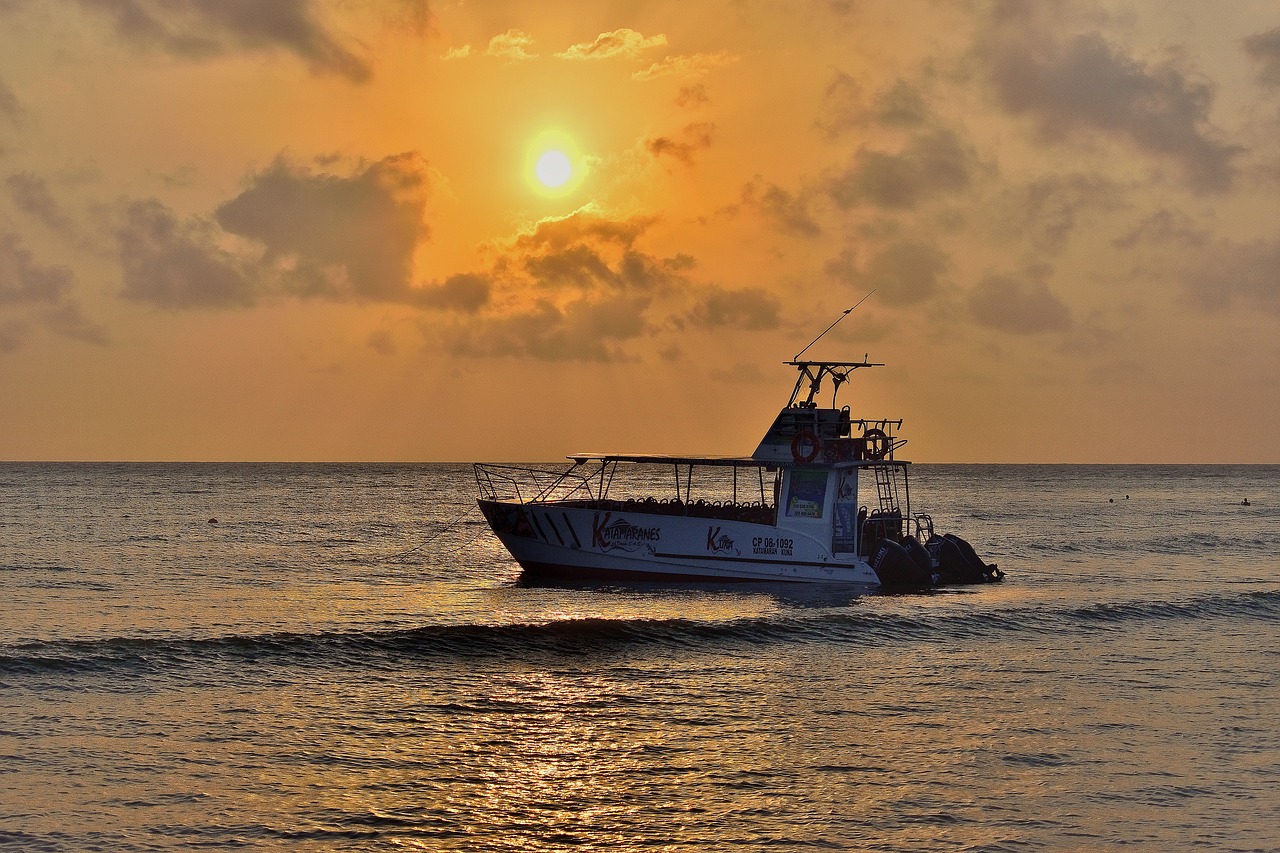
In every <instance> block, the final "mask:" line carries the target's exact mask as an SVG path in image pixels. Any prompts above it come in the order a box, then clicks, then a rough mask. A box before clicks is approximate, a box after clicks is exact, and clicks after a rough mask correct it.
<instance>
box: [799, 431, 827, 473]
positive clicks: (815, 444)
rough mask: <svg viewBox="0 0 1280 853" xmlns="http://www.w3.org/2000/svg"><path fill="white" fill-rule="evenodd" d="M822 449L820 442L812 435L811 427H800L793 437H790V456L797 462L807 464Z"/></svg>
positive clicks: (815, 457)
mask: <svg viewBox="0 0 1280 853" xmlns="http://www.w3.org/2000/svg"><path fill="white" fill-rule="evenodd" d="M821 450H822V442H821V441H819V440H818V437H817V436H816V435H814V433H813V430H811V429H802V430H799V431H797V432H796V434H795V437H794V438H792V439H791V458H792V459H794V460H796V461H797V462H800V463H803V464H807V463H809V462H812V461H813V460H815V459H817V458H818V453H819V452H821Z"/></svg>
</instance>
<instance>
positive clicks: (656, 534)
mask: <svg viewBox="0 0 1280 853" xmlns="http://www.w3.org/2000/svg"><path fill="white" fill-rule="evenodd" d="M846 313H848V312H846ZM787 364H789V365H791V366H792V367H794V368H796V369H797V370H798V371H799V378H798V379H797V380H796V385H795V389H794V390H793V391H792V392H791V398H790V400H788V402H787V405H786V406H785V407H783V409H782V410H781V411H780V412H779V413H778V416H777V418H775V419H774V422H773V424H772V426H770V427H769V430H768V432H766V433H765V436H764V438H763V440H761V442H760V445H759V446H758V447H757V448H756V449H755V452H754V453H752V454H751V455H750V456H746V457H717V456H699V457H693V456H657V455H647V454H643V455H642V454H592V453H583V454H575V455H573V456H570V457H568V458H569V459H571V460H572V465H571V466H570V467H569V468H568V469H567V470H560V471H550V470H546V469H540V468H534V467H517V466H508V465H491V464H477V465H476V466H475V474H476V482H477V485H478V486H479V490H480V497H479V500H478V503H479V505H480V509H481V511H482V512H483V513H484V516H485V519H486V520H487V521H488V522H489V526H490V527H492V528H493V532H494V533H495V534H496V535H497V537H498V539H499V540H501V542H502V544H503V545H504V546H506V548H507V550H508V551H510V552H511V556H512V557H514V558H515V560H516V562H518V563H519V564H520V566H521V567H522V568H523V570H524V572H525V574H526V575H528V576H530V577H533V578H541V577H549V578H561V579H575V580H639V581H664V582H665V581H674V580H681V581H684V580H696V581H713V582H715V581H763V582H778V581H789V582H809V583H813V582H821V583H848V584H860V585H866V586H882V587H889V588H924V587H930V586H936V585H939V584H946V583H986V582H991V581H997V580H1000V579H1001V578H1002V577H1003V573H1001V572H1000V570H999V569H998V568H996V567H995V566H994V565H990V566H989V565H987V564H985V563H984V562H982V560H981V559H979V558H978V557H977V555H976V554H975V553H974V552H973V549H972V548H971V547H969V545H968V543H966V542H964V540H962V539H959V537H956V536H953V535H950V534H947V535H944V536H939V535H936V534H935V533H934V530H933V521H932V519H931V517H930V516H929V515H925V514H916V513H913V512H912V508H911V495H910V482H909V476H908V467H909V465H910V463H909V462H906V461H904V460H901V459H898V458H896V453H897V451H899V450H900V449H901V448H902V446H903V445H904V444H906V442H905V440H903V439H900V438H898V437H897V430H899V429H900V428H901V426H902V421H901V420H887V419H876V420H868V419H865V418H856V419H855V418H854V417H852V415H851V414H850V411H849V407H848V406H845V407H842V408H837V402H836V396H837V394H838V392H839V390H840V386H841V385H843V384H844V383H845V382H846V381H848V380H849V378H850V376H851V375H852V374H853V373H854V372H855V371H857V370H860V369H864V368H870V367H882V366H883V365H881V364H873V363H870V362H868V361H867V360H866V359H865V358H864V359H863V360H862V361H860V362H843V361H841V362H837V361H799V360H793V361H789V362H787ZM824 386H830V388H829V392H830V393H829V401H828V402H827V404H826V405H825V406H824V405H820V404H819V398H820V397H822V396H824Z"/></svg>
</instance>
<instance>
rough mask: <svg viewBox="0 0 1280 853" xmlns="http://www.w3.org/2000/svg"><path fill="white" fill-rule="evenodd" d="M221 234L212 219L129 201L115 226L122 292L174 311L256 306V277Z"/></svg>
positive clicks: (153, 203) (152, 201) (156, 204)
mask: <svg viewBox="0 0 1280 853" xmlns="http://www.w3.org/2000/svg"><path fill="white" fill-rule="evenodd" d="M218 236H219V235H218V232H217V229H216V228H215V227H214V225H213V223H211V222H208V221H206V220H203V219H190V220H188V221H186V222H183V221H181V220H180V219H178V217H177V216H176V215H175V214H174V212H173V211H172V210H170V209H169V208H168V207H166V206H165V205H164V204H163V203H161V202H160V201H158V200H157V199H144V200H139V201H134V202H130V203H129V204H128V206H127V207H126V208H125V210H124V213H123V221H122V223H121V224H120V225H119V227H118V228H117V229H116V240H117V243H118V246H119V254H120V266H121V269H122V271H123V275H124V291H123V295H124V296H125V297H126V298H128V299H133V300H136V301H139V302H150V303H152V304H154V305H159V306H161V307H163V308H170V309H181V308H235V307H244V306H247V305H252V304H253V303H254V301H255V300H256V298H257V296H258V293H257V290H258V288H257V284H256V281H255V278H254V277H253V275H252V274H251V271H250V269H249V268H247V267H246V265H245V264H244V263H243V262H242V261H241V260H240V259H238V258H236V257H235V256H234V255H232V254H231V253H229V252H227V251H225V250H224V249H222V248H221V247H219V245H218V243H217V240H218Z"/></svg>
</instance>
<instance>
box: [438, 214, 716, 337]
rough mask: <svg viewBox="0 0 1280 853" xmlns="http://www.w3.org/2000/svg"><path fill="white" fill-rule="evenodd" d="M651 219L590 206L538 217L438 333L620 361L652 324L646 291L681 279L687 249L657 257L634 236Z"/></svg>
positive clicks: (669, 289)
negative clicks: (482, 297) (468, 308)
mask: <svg viewBox="0 0 1280 853" xmlns="http://www.w3.org/2000/svg"><path fill="white" fill-rule="evenodd" d="M653 223H654V220H653V219H652V218H648V217H631V218H625V219H611V218H609V217H607V216H603V215H601V214H600V213H598V212H597V211H594V210H591V209H584V210H579V211H577V212H575V213H573V214H570V215H568V216H565V217H560V218H556V219H546V220H543V221H541V222H539V223H538V224H537V225H536V226H535V227H534V228H533V229H532V230H530V231H528V232H526V233H522V234H520V235H518V236H517V237H516V238H515V239H514V240H512V241H511V242H510V243H509V244H507V245H505V246H501V247H495V248H496V250H497V251H498V256H497V258H496V259H495V261H494V262H493V265H492V268H491V270H490V271H489V272H488V273H487V274H486V275H485V276H476V277H475V279H477V280H483V281H485V282H486V283H487V284H488V285H489V286H490V288H491V290H490V292H489V294H488V299H487V301H486V302H485V303H484V305H483V306H479V307H478V309H477V312H476V316H475V317H473V318H471V319H469V320H468V321H467V322H466V324H465V325H460V326H458V327H455V328H454V329H453V330H452V331H447V332H446V333H445V337H446V345H447V348H448V349H449V350H450V351H451V352H453V353H455V354H459V355H467V356H485V357H508V356H510V357H530V358H536V359H542V360H547V361H623V360H627V359H628V356H627V353H626V351H625V349H624V345H625V344H626V343H627V342H628V341H631V340H633V339H635V338H637V337H639V336H640V335H642V334H645V333H646V332H648V331H649V330H650V329H651V324H650V321H649V318H648V314H649V312H650V310H651V309H652V308H653V304H654V300H655V299H656V298H657V297H659V296H660V295H663V294H671V293H674V292H677V291H676V289H677V286H678V285H682V284H687V282H686V281H685V277H684V276H685V273H686V272H687V271H688V270H689V269H691V268H692V267H693V266H695V263H696V262H695V261H694V259H693V258H692V257H690V256H688V255H676V256H674V257H670V258H660V257H657V256H654V255H651V254H649V253H646V252H644V251H642V249H641V247H640V246H639V240H640V238H641V236H642V235H643V234H644V232H645V231H646V230H647V229H648V228H649V227H650V226H651V225H652V224H653Z"/></svg>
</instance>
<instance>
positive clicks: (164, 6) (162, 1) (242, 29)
mask: <svg viewBox="0 0 1280 853" xmlns="http://www.w3.org/2000/svg"><path fill="white" fill-rule="evenodd" d="M73 2H75V3H76V4H77V5H79V6H81V7H83V8H85V9H88V10H90V11H92V12H97V13H100V14H103V15H107V16H109V17H110V18H111V19H112V21H113V23H114V25H115V29H116V32H117V33H119V34H120V35H121V36H122V37H123V38H125V39H127V40H128V41H131V42H133V43H135V44H138V45H142V46H145V47H151V48H158V49H160V50H163V51H164V52H166V53H169V54H171V55H173V56H179V57H182V58H186V59H206V58H209V57H213V56H222V55H225V54H228V53H231V52H232V51H235V50H251V51H267V50H276V49H282V50H285V51H288V52H290V53H292V54H294V55H295V56H297V57H298V58H300V59H302V60H303V61H305V62H306V63H307V64H308V65H309V66H310V67H311V69H312V70H313V71H314V72H316V73H318V74H337V75H339V76H341V77H345V78H346V79H348V80H350V81H352V82H354V83H364V82H367V81H368V80H369V79H371V78H372V76H373V74H372V69H371V68H370V66H369V64H368V63H367V62H365V60H363V59H361V58H360V57H358V56H357V55H356V54H354V53H353V52H351V51H350V50H348V49H347V48H346V47H345V46H343V45H342V44H341V43H340V42H339V41H338V39H337V38H335V37H334V36H333V35H332V34H331V33H330V32H329V31H328V30H327V29H326V27H325V26H324V24H323V23H321V22H320V21H319V20H318V17H317V14H316V11H315V4H314V3H313V2H312V0H270V2H259V0H73Z"/></svg>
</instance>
